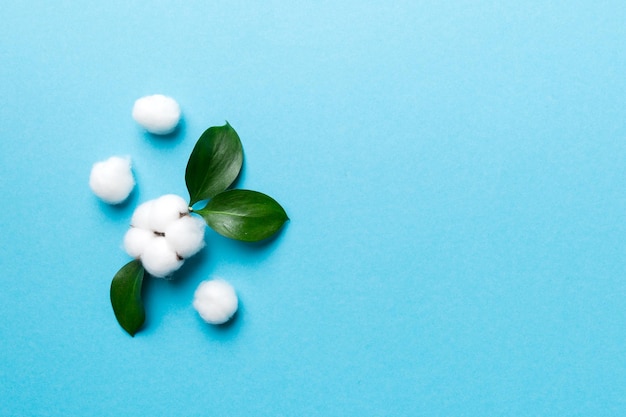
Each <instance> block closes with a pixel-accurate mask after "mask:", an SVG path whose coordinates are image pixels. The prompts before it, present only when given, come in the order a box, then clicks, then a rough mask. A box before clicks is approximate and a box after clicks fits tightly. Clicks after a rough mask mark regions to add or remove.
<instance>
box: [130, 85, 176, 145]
mask: <svg viewBox="0 0 626 417" xmlns="http://www.w3.org/2000/svg"><path fill="white" fill-rule="evenodd" d="M133 119H135V121H136V122H137V123H139V124H140V125H141V126H142V127H143V128H144V129H146V130H147V131H148V132H150V133H153V134H155V135H167V134H168V133H171V132H173V131H174V129H176V126H177V125H178V122H179V121H180V106H179V105H178V103H177V102H176V100H174V99H173V98H172V97H167V96H164V95H162V94H154V95H151V96H145V97H141V98H140V99H138V100H137V101H135V104H134V106H133Z"/></svg>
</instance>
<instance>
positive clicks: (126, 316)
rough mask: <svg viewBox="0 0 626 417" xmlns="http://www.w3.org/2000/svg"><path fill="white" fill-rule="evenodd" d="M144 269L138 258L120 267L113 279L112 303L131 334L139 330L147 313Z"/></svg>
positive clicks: (123, 324)
mask: <svg viewBox="0 0 626 417" xmlns="http://www.w3.org/2000/svg"><path fill="white" fill-rule="evenodd" d="M143 275H144V269H143V266H142V265H141V262H140V261H139V260H137V259H135V260H134V261H130V262H129V263H127V264H126V265H124V266H123V267H122V269H120V270H119V271H118V272H117V274H115V276H114V277H113V281H111V305H112V306H113V312H114V313H115V317H116V318H117V321H118V323H119V324H120V326H122V327H123V328H124V330H126V331H127V332H128V334H130V335H131V336H135V333H137V331H138V330H139V328H140V327H141V325H142V324H143V322H144V320H145V319H146V313H145V312H144V309H143V302H142V301H141V284H142V282H143Z"/></svg>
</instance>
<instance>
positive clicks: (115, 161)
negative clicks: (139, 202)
mask: <svg viewBox="0 0 626 417" xmlns="http://www.w3.org/2000/svg"><path fill="white" fill-rule="evenodd" d="M130 165H131V164H130V158H129V157H120V156H112V157H110V158H109V159H107V160H106V161H100V162H96V163H95V164H94V165H93V167H92V168H91V174H90V175H89V187H91V190H92V191H93V193H94V194H95V195H96V196H98V197H99V198H100V199H101V200H102V201H104V202H106V203H109V204H119V203H121V202H123V201H124V200H126V198H128V196H129V195H130V192H131V191H132V190H133V187H134V186H135V179H134V178H133V172H132V170H131V166H130Z"/></svg>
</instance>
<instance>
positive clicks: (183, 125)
mask: <svg viewBox="0 0 626 417" xmlns="http://www.w3.org/2000/svg"><path fill="white" fill-rule="evenodd" d="M186 133H187V122H186V120H185V118H184V117H181V119H180V121H179V122H178V125H177V126H176V128H175V129H174V130H173V131H172V132H170V133H168V134H167V135H155V134H154V133H150V132H148V131H146V130H144V131H143V137H144V138H145V139H146V140H147V141H149V142H153V143H154V142H156V143H158V144H159V145H161V146H171V147H173V146H176V145H178V143H179V142H180V141H181V140H182V138H183V137H185V134H186Z"/></svg>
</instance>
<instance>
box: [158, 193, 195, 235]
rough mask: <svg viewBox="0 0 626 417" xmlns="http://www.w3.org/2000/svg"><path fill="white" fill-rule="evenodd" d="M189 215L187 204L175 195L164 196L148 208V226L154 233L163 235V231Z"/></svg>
mask: <svg viewBox="0 0 626 417" xmlns="http://www.w3.org/2000/svg"><path fill="white" fill-rule="evenodd" d="M187 213H189V206H188V205H187V202H186V201H185V200H184V199H183V198H182V197H180V196H177V195H175V194H166V195H164V196H161V197H159V198H157V199H156V200H154V201H153V203H152V207H151V208H150V215H149V222H150V223H149V224H150V228H151V229H152V230H154V231H155V232H160V233H164V232H165V229H167V227H168V226H169V225H170V224H172V223H173V222H175V221H176V220H178V219H180V218H181V216H183V215H185V214H187Z"/></svg>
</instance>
